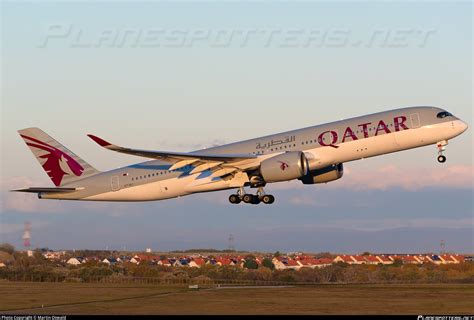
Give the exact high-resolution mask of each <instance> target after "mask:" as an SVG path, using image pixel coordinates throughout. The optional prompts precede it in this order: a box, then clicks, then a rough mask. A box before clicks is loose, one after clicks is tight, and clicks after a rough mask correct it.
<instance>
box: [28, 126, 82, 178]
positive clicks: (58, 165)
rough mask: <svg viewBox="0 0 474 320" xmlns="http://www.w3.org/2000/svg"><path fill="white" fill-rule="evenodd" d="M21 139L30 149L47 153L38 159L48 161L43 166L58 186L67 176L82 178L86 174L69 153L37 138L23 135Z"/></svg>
mask: <svg viewBox="0 0 474 320" xmlns="http://www.w3.org/2000/svg"><path fill="white" fill-rule="evenodd" d="M21 137H22V138H23V139H25V142H26V144H27V145H28V146H29V147H33V148H37V149H40V150H43V151H45V152H46V153H45V154H43V155H39V156H38V158H40V159H46V161H44V162H43V163H41V165H42V167H43V169H44V171H46V173H47V174H48V176H49V177H50V178H51V180H52V181H53V183H54V184H55V185H56V186H60V185H61V181H62V180H63V177H64V176H65V175H71V176H72V175H74V176H76V177H80V176H81V175H82V173H83V172H84V168H83V167H82V166H81V165H80V164H79V163H78V162H77V161H76V160H74V159H73V158H72V157H71V156H69V155H68V154H67V153H65V152H63V151H61V150H59V149H58V148H55V147H53V146H51V145H49V144H47V143H44V142H42V141H40V140H37V139H35V138H32V137H29V136H26V135H23V134H22V135H21ZM40 162H42V161H40Z"/></svg>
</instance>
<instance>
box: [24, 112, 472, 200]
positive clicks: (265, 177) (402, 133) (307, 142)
mask: <svg viewBox="0 0 474 320" xmlns="http://www.w3.org/2000/svg"><path fill="white" fill-rule="evenodd" d="M467 127H468V126H467V124H466V123H465V122H463V121H462V120H460V119H458V118H456V117H455V116H453V115H452V114H451V113H449V112H447V111H446V110H443V109H440V108H435V107H411V108H402V109H397V110H391V111H386V112H380V113H376V114H372V115H365V116H362V117H357V118H352V119H347V120H341V121H336V122H332V123H328V124H323V125H318V126H314V127H309V128H305V129H299V130H294V131H289V132H284V133H279V134H274V135H270V136H266V137H262V138H257V139H252V140H246V141H242V142H236V143H232V144H228V145H223V146H219V147H213V148H209V149H204V150H199V151H194V152H190V153H179V152H164V151H152V150H139V149H131V148H124V147H119V146H117V145H114V144H111V143H109V142H107V141H105V140H103V139H101V138H99V137H97V136H94V135H89V137H90V138H91V139H92V140H94V141H95V142H96V143H98V144H99V145H100V146H101V147H104V148H105V149H108V150H112V151H116V152H120V153H125V154H130V155H135V156H139V157H144V158H151V159H153V160H151V161H147V162H141V163H138V164H134V165H131V166H128V167H124V168H120V169H116V170H112V171H107V172H99V171H97V170H96V169H94V168H93V167H92V166H91V165H89V164H88V163H87V162H85V161H84V160H82V159H81V158H79V157H78V156H77V155H75V154H74V153H72V152H71V151H70V150H68V149H67V148H65V147H64V146H62V145H61V144H60V143H59V142H57V141H56V140H54V139H53V138H51V137H50V136H49V135H47V134H46V133H44V132H43V131H41V130H40V129H38V128H28V129H23V130H20V131H19V133H20V135H21V137H22V138H23V140H24V141H25V142H26V144H27V145H28V146H29V148H30V149H31V151H32V152H33V154H34V155H35V157H36V158H37V159H38V161H39V162H40V164H41V166H42V167H43V169H44V170H45V171H46V173H47V174H48V176H49V177H50V178H51V180H52V181H53V183H54V184H55V186H56V188H36V187H33V188H28V189H22V190H15V191H20V192H32V193H37V194H38V197H39V198H40V199H60V200H88V201H152V200H164V199H170V198H175V197H181V196H186V195H190V194H193V193H200V192H210V191H217V190H225V189H236V190H237V193H236V194H232V195H231V196H230V197H229V201H230V202H231V203H233V204H238V203H240V202H242V201H243V202H245V203H250V204H258V203H260V202H263V203H266V204H271V203H273V202H274V201H275V198H274V197H273V196H272V195H269V194H265V192H264V189H263V187H265V186H266V185H267V184H268V183H274V182H282V181H289V180H294V179H298V180H300V181H301V182H302V183H303V184H309V185H312V184H318V183H327V182H331V181H334V180H337V179H340V178H341V177H342V175H343V163H345V162H349V161H354V160H359V159H364V158H369V157H374V156H379V155H383V154H387V153H392V152H397V151H402V150H407V149H412V148H417V147H422V146H427V145H432V144H436V146H437V148H438V161H439V162H440V163H444V162H445V161H446V157H445V156H444V155H443V152H444V151H445V148H446V146H447V144H448V140H449V139H452V138H454V137H456V136H458V135H460V134H461V133H463V132H464V131H466V129H467ZM244 187H251V188H258V189H257V190H258V191H257V192H256V194H255V195H253V194H249V193H246V192H245V189H244Z"/></svg>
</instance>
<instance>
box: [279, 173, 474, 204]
mask: <svg viewBox="0 0 474 320" xmlns="http://www.w3.org/2000/svg"><path fill="white" fill-rule="evenodd" d="M473 181H474V166H469V165H454V166H447V167H444V166H443V167H440V168H436V169H435V168H415V167H413V168H412V167H403V168H402V167H399V166H396V165H386V166H381V167H378V168H356V169H354V168H351V167H350V165H345V167H344V176H343V177H342V178H341V179H340V180H337V181H332V182H329V183H328V184H326V185H324V186H325V188H329V189H341V188H346V189H351V190H355V191H363V190H382V191H385V190H388V189H390V188H401V189H404V190H407V191H415V190H420V189H424V188H473ZM271 188H272V189H273V190H289V189H303V188H308V186H305V185H303V184H302V183H301V182H300V181H290V182H281V183H277V184H274V185H272V186H271ZM311 201H312V200H310V199H294V202H295V203H298V202H299V203H300V204H303V203H304V202H306V204H308V203H310V202H311Z"/></svg>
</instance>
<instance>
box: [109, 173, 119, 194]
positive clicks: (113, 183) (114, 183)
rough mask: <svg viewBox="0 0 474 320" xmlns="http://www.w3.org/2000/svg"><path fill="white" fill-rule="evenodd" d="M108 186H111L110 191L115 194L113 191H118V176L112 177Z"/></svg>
mask: <svg viewBox="0 0 474 320" xmlns="http://www.w3.org/2000/svg"><path fill="white" fill-rule="evenodd" d="M110 184H111V188H112V191H114V192H115V191H119V190H120V180H119V177H118V176H114V177H112V179H111V180H110Z"/></svg>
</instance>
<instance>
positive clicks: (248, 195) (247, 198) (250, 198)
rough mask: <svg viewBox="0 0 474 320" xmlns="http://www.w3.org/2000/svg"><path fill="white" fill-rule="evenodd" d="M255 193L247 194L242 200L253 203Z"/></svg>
mask: <svg viewBox="0 0 474 320" xmlns="http://www.w3.org/2000/svg"><path fill="white" fill-rule="evenodd" d="M253 197H254V196H253V195H251V194H245V195H244V196H243V197H242V201H243V202H245V203H253Z"/></svg>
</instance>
